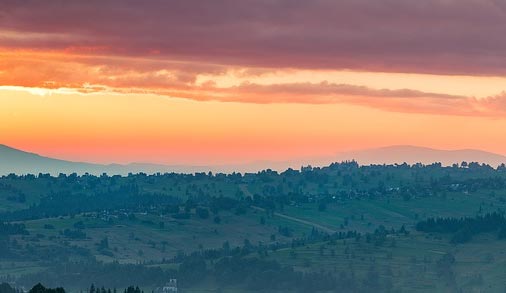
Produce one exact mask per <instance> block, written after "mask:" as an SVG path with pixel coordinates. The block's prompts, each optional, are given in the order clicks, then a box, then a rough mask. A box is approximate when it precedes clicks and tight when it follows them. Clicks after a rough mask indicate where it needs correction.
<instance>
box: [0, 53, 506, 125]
mask: <svg viewBox="0 0 506 293" xmlns="http://www.w3.org/2000/svg"><path fill="white" fill-rule="evenodd" d="M0 59H2V60H3V61H2V62H0V80H1V85H9V86H24V87H32V88H46V89H64V90H65V91H66V92H69V91H72V90H73V91H75V92H79V93H93V92H116V93H124V94H128V93H148V94H156V95H163V96H169V97H178V98H185V99H192V100H196V101H219V102H240V103H256V104H269V103H299V104H336V103H343V104H352V105H360V106H366V107H371V108H376V109H381V110H386V111H393V112H404V113H429V114H438V115H467V116H489V117H498V118H500V117H504V116H505V114H506V93H501V94H498V95H496V96H491V97H486V98H476V97H469V96H465V95H453V94H444V93H437V92H428V91H420V90H412V89H387V88H372V87H367V86H359V85H353V84H347V83H335V82H328V81H322V82H315V81H312V82H311V81H308V82H272V83H269V84H259V83H254V82H242V83H240V84H237V85H228V86H223V85H217V84H216V83H214V82H212V81H208V82H203V83H201V82H197V80H198V76H199V75H201V74H207V75H209V74H211V75H214V76H220V75H224V76H227V74H228V73H229V71H230V70H233V71H234V72H238V74H239V76H240V77H241V78H246V80H247V78H248V77H249V76H251V77H255V76H259V75H262V74H264V73H265V71H264V70H249V69H239V70H234V69H233V68H232V69H231V68H227V67H223V66H220V65H206V64H204V65H202V64H198V63H183V62H168V61H160V60H158V59H149V58H131V57H110V56H105V57H104V56H90V55H75V54H74V53H68V52H45V53H41V52H37V51H35V52H33V51H0ZM34 69H36V70H34Z"/></svg>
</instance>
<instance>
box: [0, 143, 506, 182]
mask: <svg viewBox="0 0 506 293" xmlns="http://www.w3.org/2000/svg"><path fill="white" fill-rule="evenodd" d="M346 160H356V161H357V162H358V163H359V164H361V165H370V164H395V163H398V164H402V163H404V162H406V163H408V164H415V163H422V164H431V163H434V162H440V163H442V164H443V165H445V166H449V165H452V164H453V163H461V162H463V161H466V162H480V163H486V164H489V165H491V166H494V167H496V166H498V165H500V164H502V163H506V156H502V155H499V154H494V153H490V152H485V151H480V150H471V149H466V150H437V149H431V148H424V147H416V146H389V147H382V148H375V149H367V150H360V151H354V152H345V153H339V154H337V155H336V156H332V157H323V158H322V157H319V158H304V159H299V160H293V161H286V162H283V161H257V162H251V163H247V164H236V165H222V166H186V165H173V166H171V165H160V164H145V163H132V164H126V165H120V164H110V165H101V164H92V163H83V162H71V161H65V160H58V159H53V158H47V157H42V156H39V155H37V154H33V153H29V152H24V151H21V150H17V149H14V148H11V147H8V146H5V145H1V144H0V175H7V174H10V173H15V174H38V173H50V174H52V175H58V174H59V173H65V174H70V173H74V172H75V173H77V174H84V173H90V174H94V175H99V174H102V173H107V174H109V175H113V174H118V175H126V174H128V173H139V172H144V173H148V174H153V173H157V172H160V173H165V172H176V173H194V172H208V171H213V172H226V173H230V172H234V171H235V172H257V171H260V170H264V169H272V170H277V171H284V170H286V169H287V168H289V167H290V168H294V169H298V168H300V166H303V165H312V166H326V165H329V164H330V163H332V162H341V161H346Z"/></svg>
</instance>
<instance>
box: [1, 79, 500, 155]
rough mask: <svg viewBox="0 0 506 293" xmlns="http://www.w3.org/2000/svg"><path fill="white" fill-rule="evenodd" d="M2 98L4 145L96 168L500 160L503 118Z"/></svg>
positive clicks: (154, 100)
mask: <svg viewBox="0 0 506 293" xmlns="http://www.w3.org/2000/svg"><path fill="white" fill-rule="evenodd" d="M40 94H42V92H40V93H39V94H34V93H29V92H27V91H26V89H19V88H18V89H16V90H12V89H9V90H8V89H2V90H0V105H1V107H0V117H1V118H0V119H1V123H0V133H2V143H4V144H8V145H11V146H13V147H17V148H21V149H25V150H29V151H33V152H37V153H41V154H44V155H48V156H52V157H58V158H64V159H71V160H84V161H93V162H107V163H110V162H131V161H143V162H159V163H171V164H174V163H177V164H222V163H236V162H247V161H254V160H287V159H293V158H299V157H312V156H322V155H332V154H335V153H337V152H339V151H345V150H352V149H360V148H368V147H376V146H384V145H391V144H412V145H421V146H432V147H437V148H447V149H455V148H478V149H485V150H490V151H494V152H499V153H504V145H506V135H505V134H506V119H500V118H499V119H498V118H491V117H469V116H455V115H435V114H420V113H399V112H389V111H384V110H379V109H374V108H371V107H366V106H358V105H348V104H316V105H314V104H309V105H308V104H287V103H276V104H253V103H237V102H228V103H223V102H212V101H210V102H202V101H192V100H188V99H178V98H167V97H163V96H158V95H151V94H149V95H148V94H103V93H93V94H69V93H66V94H61V93H55V92H53V93H46V94H42V95H40Z"/></svg>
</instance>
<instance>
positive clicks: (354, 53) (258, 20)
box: [0, 0, 506, 75]
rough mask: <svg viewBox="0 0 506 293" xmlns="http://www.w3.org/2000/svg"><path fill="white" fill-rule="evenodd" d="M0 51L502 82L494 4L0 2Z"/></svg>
mask: <svg viewBox="0 0 506 293" xmlns="http://www.w3.org/2000/svg"><path fill="white" fill-rule="evenodd" d="M0 27H1V28H2V30H6V31H10V32H14V33H17V34H19V35H24V36H25V37H22V38H13V37H12V36H11V37H4V38H3V39H1V41H2V44H3V46H7V47H10V48H30V49H44V50H46V49H56V50H62V49H66V50H68V51H72V52H73V53H76V52H78V53H87V54H101V55H121V56H138V57H139V56H141V57H142V56H158V57H159V58H166V59H171V60H174V59H176V60H183V61H198V62H201V63H202V62H203V63H209V64H222V65H232V66H247V67H271V68H273V67H275V68H279V67H285V68H286V67H290V68H309V69H322V68H325V69H354V70H368V71H386V72H417V73H437V74H466V75H505V74H506V38H504V37H503V34H504V32H505V31H506V4H505V2H504V1H501V0H485V1H481V0H426V1H405V0H378V1H370V0H343V1H332V0H315V1H302V0H274V1H273V0H254V1H253V0H244V1H235V0H216V1H195V0H185V1H162V0H152V1H133V0H110V1H99V0H88V1H36V0H26V1H17V0H5V1H2V12H0Z"/></svg>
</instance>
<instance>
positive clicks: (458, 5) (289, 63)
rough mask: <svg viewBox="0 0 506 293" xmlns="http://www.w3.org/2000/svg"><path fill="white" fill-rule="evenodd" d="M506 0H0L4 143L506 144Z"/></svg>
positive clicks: (157, 147)
mask: <svg viewBox="0 0 506 293" xmlns="http://www.w3.org/2000/svg"><path fill="white" fill-rule="evenodd" d="M505 31H506V2H505V1H503V0H426V1H414V0H377V1H370V0H341V1H333V0H315V1H305V0H255V1H250V0H242V1H236V0H214V1H195V0H184V1H178V0H172V1H162V0H160V1H158V0H150V1H134V0H131V1H129V0H108V1H102V0H100V1H99V0H89V1H72V0H67V1H64V0H54V1H36V0H23V1H17V0H3V1H2V7H1V8H0V144H6V145H9V146H12V147H15V148H20V149H24V150H28V151H32V152H36V153H39V154H43V155H47V156H52V157H57V158H62V159H69V160H79V161H90V162H99V163H113V162H115V163H128V162H153V163H164V164H192V165H195V164H206V165H207V164H229V163H244V162H251V161H263V160H267V161H268V160H277V161H279V160H292V159H296V158H308V157H319V156H332V155H333V154H336V153H339V152H343V151H350V150H357V149H367V148H374V147H380V146H387V145H418V146H426V147H433V148H441V149H463V148H475V149H482V150H487V151H491V152H496V153H501V154H506V38H504V32H505Z"/></svg>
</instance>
